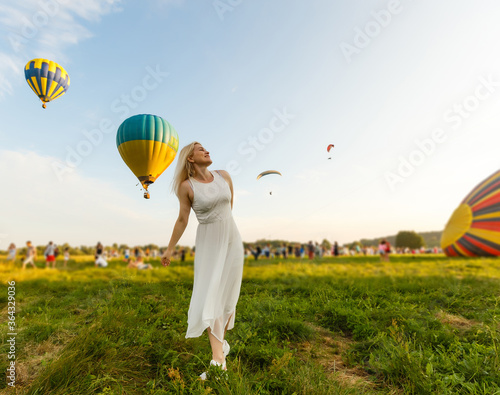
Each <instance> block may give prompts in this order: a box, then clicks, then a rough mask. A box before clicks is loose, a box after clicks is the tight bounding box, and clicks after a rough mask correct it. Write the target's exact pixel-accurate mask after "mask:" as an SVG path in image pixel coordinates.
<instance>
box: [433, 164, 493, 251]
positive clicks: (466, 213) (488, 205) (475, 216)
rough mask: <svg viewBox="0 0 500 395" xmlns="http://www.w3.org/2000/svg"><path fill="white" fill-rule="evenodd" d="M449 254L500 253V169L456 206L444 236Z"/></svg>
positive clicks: (444, 246) (443, 243)
mask: <svg viewBox="0 0 500 395" xmlns="http://www.w3.org/2000/svg"><path fill="white" fill-rule="evenodd" d="M441 248H442V249H443V251H444V253H445V254H446V255H447V256H500V170H499V171H497V172H495V173H493V174H492V175H491V176H489V177H488V178H486V179H485V180H484V181H482V182H481V183H480V184H478V185H477V186H476V187H475V188H474V189H473V190H472V191H471V192H470V193H469V194H468V195H467V196H466V197H465V199H464V200H463V201H462V203H461V204H460V205H459V206H458V207H457V208H456V209H455V211H454V212H453V214H452V216H451V218H450V219H449V220H448V223H447V224H446V227H445V229H444V231H443V234H442V236H441Z"/></svg>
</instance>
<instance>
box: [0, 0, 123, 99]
mask: <svg viewBox="0 0 500 395" xmlns="http://www.w3.org/2000/svg"><path fill="white" fill-rule="evenodd" d="M120 1H121V0H71V1H70V0H44V1H40V0H23V1H22V2H15V3H11V4H0V26H2V28H1V29H2V33H3V36H4V37H3V38H4V41H6V42H7V43H8V45H7V47H6V49H5V50H3V51H1V52H0V100H1V99H4V98H5V96H6V95H12V94H13V93H14V86H13V84H12V83H11V82H10V81H12V80H16V79H17V80H19V81H20V80H21V79H20V78H18V77H19V76H20V75H22V72H23V69H24V66H25V65H26V63H27V61H28V60H30V59H32V58H34V57H43V58H49V59H54V60H56V59H57V60H56V61H58V62H65V61H66V62H67V61H68V59H67V57H66V56H65V50H66V48H68V47H69V46H72V45H77V44H78V43H79V42H81V41H82V40H86V39H88V38H90V37H92V33H91V32H90V31H89V30H88V29H87V28H86V27H85V22H87V23H88V22H94V23H95V22H98V21H100V19H101V17H102V16H103V15H106V14H109V13H111V12H117V11H120V8H119V7H118V4H119V3H120Z"/></svg>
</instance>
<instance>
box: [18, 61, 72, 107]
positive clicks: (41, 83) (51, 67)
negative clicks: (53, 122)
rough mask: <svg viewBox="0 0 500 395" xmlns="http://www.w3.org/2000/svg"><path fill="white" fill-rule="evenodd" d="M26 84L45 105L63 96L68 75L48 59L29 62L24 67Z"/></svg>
mask: <svg viewBox="0 0 500 395" xmlns="http://www.w3.org/2000/svg"><path fill="white" fill-rule="evenodd" d="M24 76H25V78H26V82H27V83H28V85H29V86H30V87H31V89H33V92H35V94H36V95H37V96H38V97H39V98H40V100H41V101H42V103H43V104H42V107H43V108H46V105H45V104H46V103H48V102H49V101H52V100H54V99H57V98H58V97H60V96H62V95H64V93H65V92H66V91H67V90H68V88H69V75H68V73H67V72H66V70H64V68H62V67H61V66H59V65H58V64H57V63H56V62H53V61H51V60H48V59H33V60H30V61H29V62H28V63H27V64H26V66H25V67H24Z"/></svg>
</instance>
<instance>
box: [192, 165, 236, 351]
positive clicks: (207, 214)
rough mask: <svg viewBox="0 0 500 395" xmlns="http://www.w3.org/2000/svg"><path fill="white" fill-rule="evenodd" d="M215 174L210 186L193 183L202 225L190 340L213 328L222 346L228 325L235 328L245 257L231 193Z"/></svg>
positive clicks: (196, 264) (196, 206)
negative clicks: (235, 220) (233, 210)
mask: <svg viewBox="0 0 500 395" xmlns="http://www.w3.org/2000/svg"><path fill="white" fill-rule="evenodd" d="M212 174H213V176H214V179H213V181H212V182H209V183H202V182H199V181H196V180H195V179H193V178H191V179H189V182H190V185H191V187H192V188H193V193H194V198H193V202H192V208H193V210H194V212H195V213H196V217H197V218H198V222H199V225H198V229H197V231H196V241H195V243H196V254H195V258H194V285H193V294H192V296H191V303H190V305H189V311H188V329H187V333H186V338H189V337H198V336H200V335H201V334H202V333H203V331H204V330H205V329H207V328H210V330H211V332H212V334H213V335H214V336H215V337H216V338H217V339H218V340H219V341H221V342H222V341H223V339H224V328H225V327H226V325H227V329H232V328H233V327H234V316H235V312H236V303H237V302H238V298H239V296H240V287H241V279H242V276H243V261H244V256H243V242H242V240H241V236H240V233H239V231H238V228H237V227H236V224H235V222H234V219H233V215H232V212H231V190H230V188H229V185H228V183H227V182H226V180H225V179H224V178H223V177H222V176H221V175H220V174H219V173H218V172H212ZM228 324H229V325H228Z"/></svg>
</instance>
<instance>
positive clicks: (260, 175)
mask: <svg viewBox="0 0 500 395" xmlns="http://www.w3.org/2000/svg"><path fill="white" fill-rule="evenodd" d="M269 174H278V175H280V176H281V173H280V172H279V171H276V170H267V171H263V172H262V173H260V174H259V175H258V176H257V180H258V179H259V178H262V177H264V176H267V175H269Z"/></svg>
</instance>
